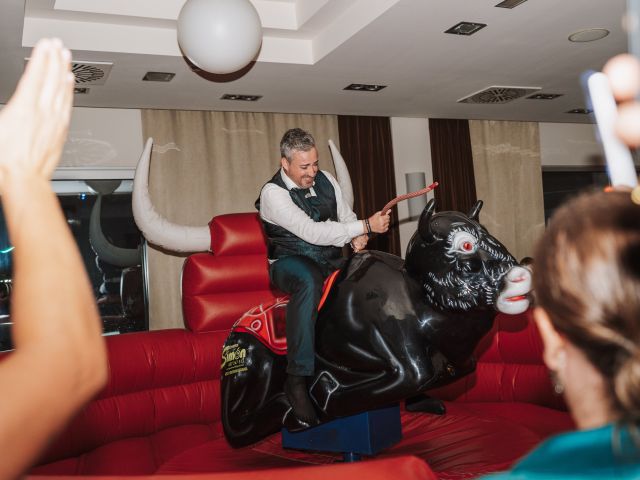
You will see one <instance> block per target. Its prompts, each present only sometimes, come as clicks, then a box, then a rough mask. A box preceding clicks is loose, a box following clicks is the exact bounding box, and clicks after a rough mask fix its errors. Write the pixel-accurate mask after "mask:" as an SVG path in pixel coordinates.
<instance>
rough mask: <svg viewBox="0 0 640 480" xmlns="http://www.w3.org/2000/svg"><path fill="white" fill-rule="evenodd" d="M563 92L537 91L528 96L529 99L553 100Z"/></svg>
mask: <svg viewBox="0 0 640 480" xmlns="http://www.w3.org/2000/svg"><path fill="white" fill-rule="evenodd" d="M562 95H563V94H562V93H536V94H534V95H530V96H528V97H527V100H553V99H554V98H558V97H561V96H562Z"/></svg>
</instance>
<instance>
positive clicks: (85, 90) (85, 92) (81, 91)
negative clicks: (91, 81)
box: [73, 87, 89, 95]
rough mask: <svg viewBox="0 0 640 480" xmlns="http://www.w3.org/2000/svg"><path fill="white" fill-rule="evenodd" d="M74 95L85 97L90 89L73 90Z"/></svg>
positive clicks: (76, 88) (77, 88) (79, 88)
mask: <svg viewBox="0 0 640 480" xmlns="http://www.w3.org/2000/svg"><path fill="white" fill-rule="evenodd" d="M73 93H74V95H84V94H87V93H89V88H88V87H75V88H74V89H73Z"/></svg>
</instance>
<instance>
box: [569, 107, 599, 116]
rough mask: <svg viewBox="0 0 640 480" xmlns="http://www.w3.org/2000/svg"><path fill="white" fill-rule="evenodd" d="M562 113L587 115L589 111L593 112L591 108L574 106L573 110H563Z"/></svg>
mask: <svg viewBox="0 0 640 480" xmlns="http://www.w3.org/2000/svg"><path fill="white" fill-rule="evenodd" d="M564 113H574V114H577V115H589V114H590V113H593V110H589V109H588V108H574V109H573V110H569V111H568V112H564Z"/></svg>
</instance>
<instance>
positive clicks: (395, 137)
mask: <svg viewBox="0 0 640 480" xmlns="http://www.w3.org/2000/svg"><path fill="white" fill-rule="evenodd" d="M391 141H392V142H393V159H394V173H395V177H396V192H397V195H402V194H405V193H408V192H407V185H406V181H405V173H411V172H424V173H425V177H426V184H427V185H430V184H431V183H433V171H432V169H431V141H430V138H429V119H427V118H402V117H392V118H391ZM427 198H429V199H431V198H433V192H431V193H429V194H427ZM398 215H399V217H400V218H399V219H398V220H399V221H400V245H401V247H402V250H401V251H402V256H403V257H404V254H405V252H406V249H407V244H408V243H409V240H411V236H412V235H413V233H414V232H415V230H416V228H417V226H418V222H417V219H415V220H409V210H408V208H407V202H406V201H404V202H400V203H399V204H398Z"/></svg>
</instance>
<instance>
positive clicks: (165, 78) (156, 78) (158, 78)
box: [142, 72, 176, 82]
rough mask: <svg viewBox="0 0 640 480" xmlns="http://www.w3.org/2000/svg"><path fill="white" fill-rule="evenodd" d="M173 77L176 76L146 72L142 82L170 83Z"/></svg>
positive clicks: (169, 73)
mask: <svg viewBox="0 0 640 480" xmlns="http://www.w3.org/2000/svg"><path fill="white" fill-rule="evenodd" d="M175 76H176V74H175V73H171V72H147V73H146V74H145V76H144V77H142V80H144V81H145V82H170V81H171V80H172V79H173V77H175Z"/></svg>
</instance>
